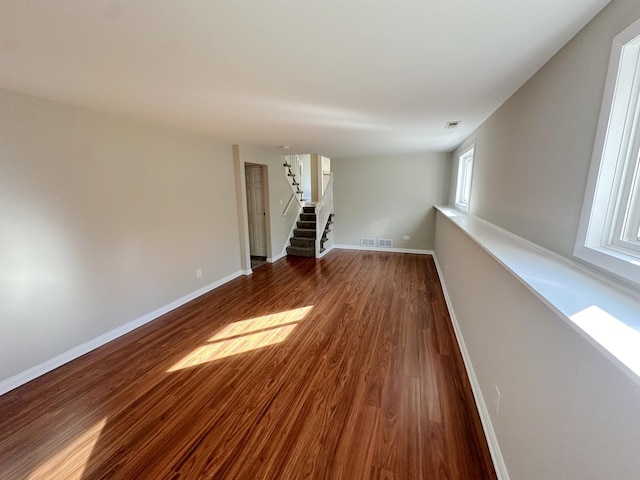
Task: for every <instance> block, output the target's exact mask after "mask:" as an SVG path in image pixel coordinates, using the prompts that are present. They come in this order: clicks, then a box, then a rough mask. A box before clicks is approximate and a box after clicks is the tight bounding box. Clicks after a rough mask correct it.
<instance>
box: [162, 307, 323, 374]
mask: <svg viewBox="0 0 640 480" xmlns="http://www.w3.org/2000/svg"><path fill="white" fill-rule="evenodd" d="M312 308H313V306H308V307H302V308H296V309H293V310H287V311H284V312H279V313H274V314H271V315H264V316H261V317H256V318H250V319H248V320H241V321H238V322H234V323H232V324H230V325H227V326H226V327H224V328H223V329H222V330H220V331H219V332H218V333H217V334H216V335H214V336H213V337H211V338H210V339H209V340H208V343H207V344H206V345H203V346H201V347H198V348H196V349H195V350H194V351H193V352H191V353H190V354H189V355H187V356H186V357H184V358H183V359H182V360H180V361H179V362H178V363H176V364H175V365H173V366H172V367H171V368H170V369H169V370H167V371H168V372H175V371H177V370H182V369H185V368H191V367H194V366H197V365H202V364H204V363H209V362H212V361H214V360H219V359H221V358H226V357H231V356H233V355H239V354H241V353H246V352H250V351H252V350H257V349H259V348H264V347H268V346H270V345H276V344H278V343H281V342H283V341H284V340H286V338H287V337H288V336H289V335H290V334H291V332H293V330H294V329H295V328H296V327H297V325H298V322H300V321H301V320H302V319H304V317H305V316H306V315H307V314H308V313H309V311H310V310H311V309H312Z"/></svg>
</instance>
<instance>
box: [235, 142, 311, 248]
mask: <svg viewBox="0 0 640 480" xmlns="http://www.w3.org/2000/svg"><path fill="white" fill-rule="evenodd" d="M237 149H238V152H239V159H240V161H241V162H242V164H243V165H244V164H247V163H252V164H256V165H266V166H267V177H268V196H269V211H268V212H267V222H268V225H269V228H270V231H269V232H268V237H269V238H268V243H267V250H268V257H269V258H272V259H273V258H279V257H280V255H282V253H283V251H284V249H285V248H286V246H287V245H288V244H289V243H288V242H289V235H290V233H291V227H292V226H293V224H294V223H295V221H296V220H297V217H298V211H299V209H298V208H297V206H298V204H297V203H296V202H295V200H294V202H293V204H292V205H291V207H290V208H289V210H288V211H287V213H286V215H282V213H283V212H284V209H285V207H286V206H287V202H288V201H289V198H290V197H291V194H292V193H293V190H291V186H290V185H289V182H288V181H287V177H286V176H285V173H284V155H281V154H279V153H277V152H271V151H269V150H264V149H260V148H255V147H251V146H248V145H239V146H237ZM243 170H244V167H243ZM243 175H244V174H243ZM243 188H244V187H243ZM243 194H244V190H243ZM245 203H246V202H245ZM241 208H245V211H244V212H242V213H243V215H244V221H245V223H246V217H247V214H246V206H245V207H241Z"/></svg>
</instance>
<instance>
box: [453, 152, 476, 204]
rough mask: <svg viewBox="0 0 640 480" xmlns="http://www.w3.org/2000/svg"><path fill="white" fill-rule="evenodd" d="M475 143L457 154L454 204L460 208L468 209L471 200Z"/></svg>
mask: <svg viewBox="0 0 640 480" xmlns="http://www.w3.org/2000/svg"><path fill="white" fill-rule="evenodd" d="M475 148H476V145H475V143H473V144H471V145H470V146H469V147H467V148H465V150H464V151H463V152H462V153H461V154H460V155H459V156H458V176H457V178H456V198H455V205H456V207H458V208H459V209H460V210H464V211H465V212H468V211H469V205H470V202H471V185H472V180H473V160H474V155H475Z"/></svg>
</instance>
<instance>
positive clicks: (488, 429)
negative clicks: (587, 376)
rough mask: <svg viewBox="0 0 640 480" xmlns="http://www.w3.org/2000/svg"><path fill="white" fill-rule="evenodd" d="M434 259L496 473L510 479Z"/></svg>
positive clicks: (505, 479)
mask: <svg viewBox="0 0 640 480" xmlns="http://www.w3.org/2000/svg"><path fill="white" fill-rule="evenodd" d="M433 261H434V263H435V265H436V271H437V272H438V278H439V279H440V284H441V285H442V292H443V293H444V299H445V302H446V304H447V309H448V310H449V316H450V317H451V323H452V324H453V330H454V332H455V335H456V340H457V341H458V347H460V352H461V353H462V359H463V361H464V366H465V369H466V370H467V376H468V377H469V382H470V383H471V390H472V391H473V397H474V399H475V401H476V407H477V408H478V413H479V414H480V421H481V423H482V429H483V430H484V435H485V438H486V439H487V444H488V445H489V452H490V453H491V460H493V466H494V468H495V469H496V475H497V476H498V480H509V472H508V471H507V465H506V464H505V463H504V457H503V456H502V452H501V451H500V445H499V444H498V437H496V432H495V430H494V429H493V423H492V422H491V417H490V416H489V410H488V409H487V404H486V402H485V401H484V397H483V395H482V390H481V389H480V382H479V381H478V377H477V376H476V373H475V371H474V369H473V364H472V363H471V357H470V355H469V351H468V350H467V346H466V344H465V343H464V338H463V336H462V330H460V324H459V323H458V319H457V317H456V314H455V312H454V310H453V304H452V303H451V297H450V296H449V292H448V291H447V286H446V284H445V282H444V276H443V275H442V270H441V269H440V264H439V263H438V258H437V257H436V256H435V254H434V255H433Z"/></svg>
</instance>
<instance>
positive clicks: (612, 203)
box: [574, 21, 640, 283]
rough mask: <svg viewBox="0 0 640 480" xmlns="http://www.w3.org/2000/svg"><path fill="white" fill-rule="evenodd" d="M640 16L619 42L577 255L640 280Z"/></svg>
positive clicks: (613, 52)
mask: <svg viewBox="0 0 640 480" xmlns="http://www.w3.org/2000/svg"><path fill="white" fill-rule="evenodd" d="M639 133H640V21H637V22H635V23H634V24H632V25H631V26H630V27H628V28H627V29H625V30H624V31H623V32H622V33H620V34H619V35H618V36H616V38H615V39H614V41H613V47H612V50H611V59H610V64H609V73H608V76H607V83H606V86H605V92H604V97H603V103H602V108H601V116H600V122H599V124H598V132H597V136H596V142H595V145H594V149H593V156H592V161H591V169H590V171H589V180H588V184H587V190H586V194H585V200H584V206H583V210H582V216H581V218H580V227H579V230H578V235H577V238H576V247H575V250H574V254H575V256H576V257H578V258H581V259H582V260H585V261H587V262H589V263H592V264H594V265H596V266H598V267H600V268H603V269H605V270H608V271H610V272H613V273H615V274H617V275H620V276H622V277H624V278H626V279H627V280H631V281H633V282H636V283H640V269H639V268H638V265H637V261H638V260H640V134H639Z"/></svg>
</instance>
